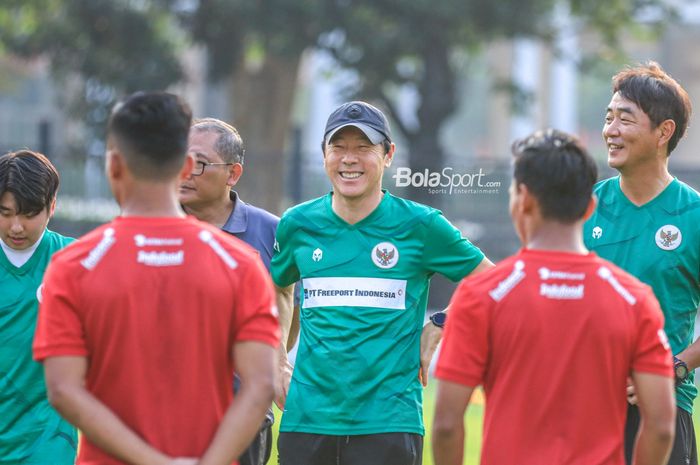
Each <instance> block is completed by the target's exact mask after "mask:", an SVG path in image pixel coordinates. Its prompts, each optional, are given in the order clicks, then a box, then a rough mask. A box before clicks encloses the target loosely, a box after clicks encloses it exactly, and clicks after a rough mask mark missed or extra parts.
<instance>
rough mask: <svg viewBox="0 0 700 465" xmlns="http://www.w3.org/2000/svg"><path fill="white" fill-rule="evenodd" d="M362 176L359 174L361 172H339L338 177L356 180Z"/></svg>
mask: <svg viewBox="0 0 700 465" xmlns="http://www.w3.org/2000/svg"><path fill="white" fill-rule="evenodd" d="M362 174H363V173H361V172H356V171H355V172H352V173H348V172H346V171H341V172H340V177H341V178H343V179H357V178H359V177H360V176H362Z"/></svg>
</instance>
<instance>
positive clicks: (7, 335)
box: [0, 150, 78, 465]
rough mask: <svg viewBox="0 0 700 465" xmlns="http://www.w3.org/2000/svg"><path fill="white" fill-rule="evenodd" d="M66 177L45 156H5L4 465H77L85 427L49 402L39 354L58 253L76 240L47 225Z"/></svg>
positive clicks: (0, 407)
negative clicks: (45, 297) (43, 309)
mask: <svg viewBox="0 0 700 465" xmlns="http://www.w3.org/2000/svg"><path fill="white" fill-rule="evenodd" d="M58 185H59V177H58V172H57V171H56V168H54V166H53V165H52V164H51V162H50V161H49V160H48V158H46V157H45V156H44V155H42V154H40V153H37V152H32V151H31V150H19V151H17V152H12V153H7V154H5V155H2V156H0V239H1V240H0V295H1V296H2V297H1V298H0V341H3V342H2V348H1V349H0V392H2V394H1V395H0V418H2V420H1V421H0V465H4V464H12V465H14V464H18V463H22V464H27V465H39V464H45V463H51V464H55V465H72V464H73V462H74V460H75V452H76V446H77V442H78V438H77V433H76V431H75V428H73V427H72V426H71V425H70V424H69V423H68V422H66V421H65V420H63V419H62V418H61V417H60V416H59V415H58V413H57V412H56V411H55V410H54V409H53V408H52V407H51V405H49V403H48V401H47V399H46V388H45V385H44V372H43V370H42V367H41V365H40V364H38V363H36V362H35V361H34V360H32V338H33V337H34V330H35V327H36V317H37V307H38V303H39V302H38V295H39V287H40V285H41V280H42V279H43V277H44V271H45V270H46V267H47V266H48V264H49V260H50V259H51V256H52V255H53V254H54V253H55V252H56V251H58V250H60V249H62V248H63V247H65V246H66V245H68V244H70V243H71V242H73V239H70V238H67V237H64V236H61V235H60V234H57V233H55V232H53V231H51V230H49V229H47V225H48V223H49V220H50V219H51V217H52V216H53V213H54V210H55V208H56V193H57V191H58Z"/></svg>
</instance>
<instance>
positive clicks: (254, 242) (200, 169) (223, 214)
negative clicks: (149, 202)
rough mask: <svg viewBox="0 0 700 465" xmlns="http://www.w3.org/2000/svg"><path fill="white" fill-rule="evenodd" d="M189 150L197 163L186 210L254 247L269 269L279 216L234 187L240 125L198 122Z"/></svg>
mask: <svg viewBox="0 0 700 465" xmlns="http://www.w3.org/2000/svg"><path fill="white" fill-rule="evenodd" d="M189 151H190V155H191V156H193V157H194V158H195V167H194V169H193V170H192V175H191V176H190V177H189V178H188V179H186V180H185V182H183V183H182V184H181V185H180V203H181V204H182V206H183V207H184V208H185V211H186V212H187V213H189V214H190V215H192V216H194V217H196V218H197V219H199V220H201V221H206V222H207V223H210V224H212V225H214V226H217V227H219V228H221V229H223V230H224V231H226V232H228V233H230V234H233V235H234V236H236V237H238V238H239V239H241V240H242V241H244V242H246V243H248V244H249V245H251V246H252V247H253V248H255V249H256V250H257V251H258V252H260V258H262V260H263V263H265V266H266V267H267V268H268V269H269V268H270V258H271V257H272V247H273V245H274V243H275V230H276V229H277V223H279V218H278V217H276V216H275V215H273V214H272V213H270V212H268V211H265V210H263V209H262V208H258V207H254V206H252V205H249V204H247V203H245V202H243V201H242V200H241V198H240V197H239V195H238V194H237V193H236V191H234V190H233V187H234V186H235V185H236V184H237V183H238V181H239V180H240V179H241V176H242V175H243V154H244V150H243V141H242V139H241V136H240V135H239V134H238V131H237V130H236V128H234V127H233V126H231V125H230V124H227V123H225V122H223V121H221V120H218V119H215V118H204V119H199V120H196V121H195V123H194V124H193V125H192V129H191V130H190V139H189Z"/></svg>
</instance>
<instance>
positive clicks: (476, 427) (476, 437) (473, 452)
mask: <svg viewBox="0 0 700 465" xmlns="http://www.w3.org/2000/svg"><path fill="white" fill-rule="evenodd" d="M435 386H437V383H436V382H435V380H434V379H431V380H430V382H429V383H428V387H427V388H426V389H425V391H424V396H423V408H424V414H425V416H424V419H425V438H424V442H423V465H432V464H433V456H432V454H431V452H430V431H431V426H432V420H433V408H434V407H435ZM477 394H478V393H475V394H474V396H473V397H472V399H473V403H472V404H471V405H470V406H469V410H468V411H467V414H466V417H465V418H466V423H465V425H466V428H467V438H468V440H467V443H466V447H465V451H464V463H465V464H468V465H478V463H479V452H480V450H481V447H480V445H481V422H482V419H483V415H484V407H483V402H482V401H481V396H480V395H477ZM274 409H275V424H274V425H273V431H274V438H275V439H274V441H275V442H274V443H273V446H272V456H271V457H270V461H269V462H268V464H269V465H276V464H277V429H278V428H279V421H280V418H281V414H280V411H279V410H277V407H274Z"/></svg>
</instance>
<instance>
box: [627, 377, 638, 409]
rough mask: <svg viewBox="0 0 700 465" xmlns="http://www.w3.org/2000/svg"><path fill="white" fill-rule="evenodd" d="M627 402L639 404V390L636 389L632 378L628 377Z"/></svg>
mask: <svg viewBox="0 0 700 465" xmlns="http://www.w3.org/2000/svg"><path fill="white" fill-rule="evenodd" d="M627 402H628V403H629V404H630V405H637V392H636V391H635V389H634V383H633V382H632V378H630V377H629V376H628V377H627Z"/></svg>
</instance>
